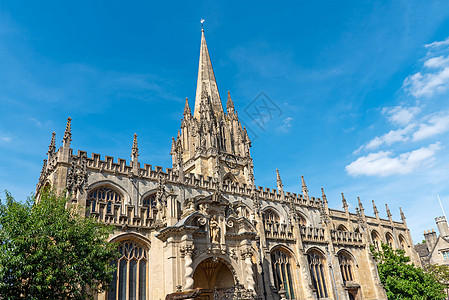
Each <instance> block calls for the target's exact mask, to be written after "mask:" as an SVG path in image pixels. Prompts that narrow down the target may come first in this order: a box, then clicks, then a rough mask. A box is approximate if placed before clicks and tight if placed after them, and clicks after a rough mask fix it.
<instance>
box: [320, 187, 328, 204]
mask: <svg viewBox="0 0 449 300" xmlns="http://www.w3.org/2000/svg"><path fill="white" fill-rule="evenodd" d="M321 197H322V198H323V202H324V203H327V197H326V194H325V193H324V188H321Z"/></svg>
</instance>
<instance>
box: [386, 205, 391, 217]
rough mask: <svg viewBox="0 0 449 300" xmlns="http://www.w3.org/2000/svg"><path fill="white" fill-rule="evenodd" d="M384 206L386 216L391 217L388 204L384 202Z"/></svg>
mask: <svg viewBox="0 0 449 300" xmlns="http://www.w3.org/2000/svg"><path fill="white" fill-rule="evenodd" d="M385 208H386V209H387V216H388V218H391V212H390V209H389V208H388V204H386V203H385Z"/></svg>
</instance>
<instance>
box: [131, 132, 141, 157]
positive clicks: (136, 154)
mask: <svg viewBox="0 0 449 300" xmlns="http://www.w3.org/2000/svg"><path fill="white" fill-rule="evenodd" d="M137 156H139V148H138V147H137V133H134V138H133V148H132V152H131V157H132V160H133V161H135V160H137Z"/></svg>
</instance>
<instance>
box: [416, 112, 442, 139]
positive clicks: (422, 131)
mask: <svg viewBox="0 0 449 300" xmlns="http://www.w3.org/2000/svg"><path fill="white" fill-rule="evenodd" d="M448 130H449V112H444V113H439V114H437V115H431V116H430V117H429V119H428V121H427V122H426V123H423V124H420V125H419V128H418V130H416V131H415V132H414V133H413V141H420V140H423V139H426V138H430V137H433V136H435V135H438V134H441V133H444V132H446V131H448Z"/></svg>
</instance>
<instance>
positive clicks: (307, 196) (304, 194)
mask: <svg viewBox="0 0 449 300" xmlns="http://www.w3.org/2000/svg"><path fill="white" fill-rule="evenodd" d="M301 185H302V195H303V196H304V198H306V199H309V190H308V189H307V185H306V181H305V180H304V176H302V175H301Z"/></svg>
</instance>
